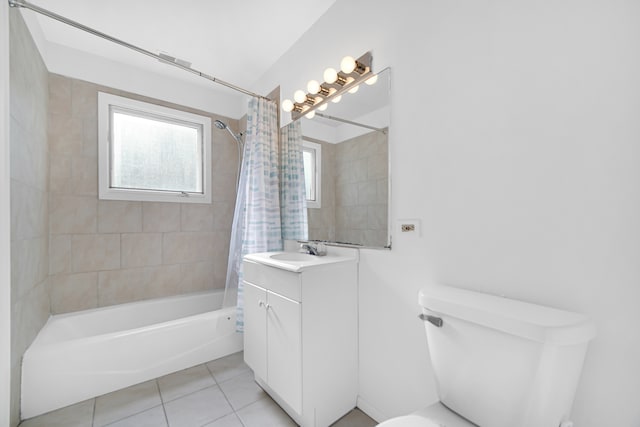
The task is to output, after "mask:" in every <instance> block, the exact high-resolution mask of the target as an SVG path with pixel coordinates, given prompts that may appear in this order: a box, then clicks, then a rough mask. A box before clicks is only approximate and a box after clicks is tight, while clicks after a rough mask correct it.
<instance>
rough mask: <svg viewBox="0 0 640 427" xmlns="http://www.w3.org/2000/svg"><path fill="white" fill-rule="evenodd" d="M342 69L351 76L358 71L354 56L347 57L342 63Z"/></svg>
mask: <svg viewBox="0 0 640 427" xmlns="http://www.w3.org/2000/svg"><path fill="white" fill-rule="evenodd" d="M340 69H341V70H342V72H343V73H346V74H349V73H351V72H353V70H355V69H356V60H355V59H353V56H345V57H344V58H342V61H340Z"/></svg>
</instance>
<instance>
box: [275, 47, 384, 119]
mask: <svg viewBox="0 0 640 427" xmlns="http://www.w3.org/2000/svg"><path fill="white" fill-rule="evenodd" d="M372 62H373V57H372V55H371V52H367V53H365V54H364V55H362V56H361V57H360V58H358V59H354V58H353V57H351V56H345V57H344V58H342V61H341V62H340V71H336V70H335V69H333V68H327V69H326V70H324V74H323V78H324V82H321V83H320V82H318V81H316V80H310V81H309V82H308V83H307V92H306V93H305V92H304V91H303V90H297V91H295V93H294V94H293V101H291V100H290V99H285V100H284V101H282V109H283V110H284V111H286V112H290V113H291V119H292V120H297V119H299V118H300V117H302V116H306V117H307V118H309V119H311V118H313V117H314V116H315V110H319V111H324V110H326V109H327V106H328V105H329V101H331V102H334V103H336V102H340V99H341V98H342V95H343V94H344V93H345V92H349V93H356V92H357V91H358V85H359V84H360V83H362V82H366V83H367V84H374V83H375V82H376V80H377V76H376V75H374V74H373V71H372V69H371V63H372Z"/></svg>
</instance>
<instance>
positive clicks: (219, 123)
mask: <svg viewBox="0 0 640 427" xmlns="http://www.w3.org/2000/svg"><path fill="white" fill-rule="evenodd" d="M213 124H214V125H215V126H216V127H217V128H218V129H226V130H227V132H229V133H230V134H231V136H232V137H233V139H235V140H236V141H237V142H238V144H240V145H242V132H240V133H239V134H235V133H233V131H232V130H231V129H230V128H229V126H228V125H227V124H226V123H225V122H223V121H222V120H216V121H214V122H213Z"/></svg>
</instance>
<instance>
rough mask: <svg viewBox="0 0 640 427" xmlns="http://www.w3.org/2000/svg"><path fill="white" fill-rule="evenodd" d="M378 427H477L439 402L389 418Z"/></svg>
mask: <svg viewBox="0 0 640 427" xmlns="http://www.w3.org/2000/svg"><path fill="white" fill-rule="evenodd" d="M378 427H477V426H476V425H475V424H473V423H472V422H470V421H468V420H466V419H464V418H462V417H461V416H460V415H458V414H456V413H455V412H453V411H451V410H450V409H449V408H447V407H446V406H444V405H443V404H442V403H440V402H436V403H434V404H433V405H430V406H427V407H426V408H423V409H420V410H419V411H416V412H414V413H413V414H409V415H404V416H401V417H396V418H391V419H389V420H387V421H385V422H383V423H381V424H378Z"/></svg>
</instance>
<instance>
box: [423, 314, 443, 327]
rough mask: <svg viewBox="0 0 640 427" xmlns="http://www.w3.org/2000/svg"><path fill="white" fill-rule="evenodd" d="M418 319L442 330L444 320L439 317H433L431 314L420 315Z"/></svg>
mask: <svg viewBox="0 0 640 427" xmlns="http://www.w3.org/2000/svg"><path fill="white" fill-rule="evenodd" d="M418 318H419V319H420V320H422V321H426V322H429V323H431V324H432V325H434V326H436V327H438V328H442V324H443V322H442V318H441V317H437V316H431V315H430V314H424V313H422V314H420V315H418Z"/></svg>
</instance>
